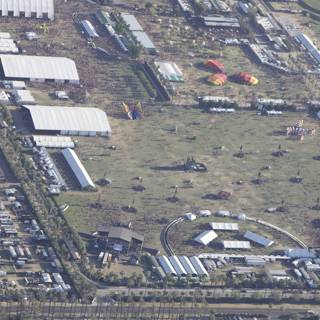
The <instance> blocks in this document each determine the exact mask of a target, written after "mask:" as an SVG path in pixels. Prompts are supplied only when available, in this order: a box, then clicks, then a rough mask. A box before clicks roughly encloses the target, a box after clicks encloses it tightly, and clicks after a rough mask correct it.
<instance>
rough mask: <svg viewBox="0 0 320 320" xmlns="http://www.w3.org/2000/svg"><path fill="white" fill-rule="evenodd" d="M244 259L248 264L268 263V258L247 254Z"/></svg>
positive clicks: (261, 264) (262, 264) (256, 265)
mask: <svg viewBox="0 0 320 320" xmlns="http://www.w3.org/2000/svg"><path fill="white" fill-rule="evenodd" d="M244 260H245V262H246V265H247V266H253V267H262V266H265V265H266V260H265V259H263V258H261V257H259V256H255V257H253V256H246V257H245V258H244Z"/></svg>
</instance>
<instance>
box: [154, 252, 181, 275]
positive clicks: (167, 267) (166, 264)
mask: <svg viewBox="0 0 320 320" xmlns="http://www.w3.org/2000/svg"><path fill="white" fill-rule="evenodd" d="M158 260H159V263H160V266H161V268H162V269H163V271H164V272H165V274H166V275H171V276H177V272H176V271H175V269H174V267H173V266H172V264H171V262H170V261H169V259H168V258H167V257H166V256H160V257H159V258H158Z"/></svg>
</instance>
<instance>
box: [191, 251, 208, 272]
mask: <svg viewBox="0 0 320 320" xmlns="http://www.w3.org/2000/svg"><path fill="white" fill-rule="evenodd" d="M189 259H190V262H191V263H192V265H193V266H194V268H195V269H196V271H197V273H198V275H199V276H201V275H204V276H209V274H208V272H207V270H206V268H205V267H204V266H203V264H202V262H201V261H200V259H199V258H198V257H197V256H193V257H190V258H189Z"/></svg>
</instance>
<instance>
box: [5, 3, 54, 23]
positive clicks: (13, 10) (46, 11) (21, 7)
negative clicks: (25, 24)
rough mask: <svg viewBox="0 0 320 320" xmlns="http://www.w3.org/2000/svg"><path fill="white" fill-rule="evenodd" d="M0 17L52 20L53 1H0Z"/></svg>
mask: <svg viewBox="0 0 320 320" xmlns="http://www.w3.org/2000/svg"><path fill="white" fill-rule="evenodd" d="M0 14H1V16H2V17H8V16H11V17H21V16H22V17H25V18H37V19H50V20H53V19H54V0H0Z"/></svg>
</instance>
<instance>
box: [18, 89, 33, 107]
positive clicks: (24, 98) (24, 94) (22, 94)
mask: <svg viewBox="0 0 320 320" xmlns="http://www.w3.org/2000/svg"><path fill="white" fill-rule="evenodd" d="M12 95H13V97H14V100H15V101H16V103H17V104H18V105H23V104H30V105H32V104H36V100H35V99H34V97H33V96H32V94H31V92H30V91H29V90H14V91H13V93H12Z"/></svg>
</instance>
